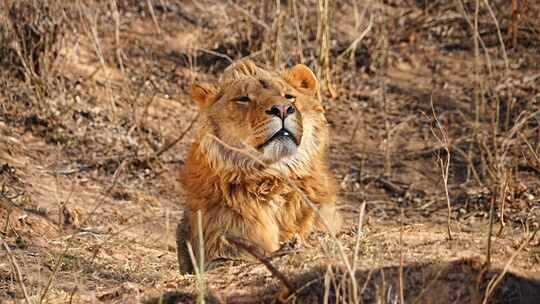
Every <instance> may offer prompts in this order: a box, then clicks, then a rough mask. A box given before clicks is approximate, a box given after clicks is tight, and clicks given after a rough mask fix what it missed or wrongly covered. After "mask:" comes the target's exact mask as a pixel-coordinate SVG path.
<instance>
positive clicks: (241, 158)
mask: <svg viewBox="0 0 540 304" xmlns="http://www.w3.org/2000/svg"><path fill="white" fill-rule="evenodd" d="M317 86H318V82H317V78H316V77H315V75H314V74H313V72H312V71H311V70H310V69H309V68H308V67H307V66H305V65H303V64H298V65H295V66H294V67H292V68H290V69H288V70H286V71H284V72H283V73H281V74H280V73H278V72H273V71H267V70H265V69H263V68H261V67H258V66H256V65H255V64H254V63H253V62H252V61H249V60H246V61H240V62H237V63H234V64H232V65H231V66H229V67H228V68H227V69H226V70H225V71H224V73H223V75H222V76H221V78H220V79H219V81H218V83H217V84H215V85H207V84H206V85H205V84H195V85H193V86H192V87H191V98H192V99H193V100H194V101H195V102H196V103H197V105H198V108H199V113H200V116H199V128H198V132H197V134H196V138H195V141H194V143H193V144H192V146H191V148H190V150H189V152H188V155H187V157H186V161H185V165H184V167H183V169H182V171H181V174H180V183H181V184H182V186H183V189H184V192H185V196H186V197H185V199H186V200H185V206H184V207H185V211H184V217H183V219H182V220H181V222H180V224H179V225H178V228H177V236H176V239H177V252H178V260H179V265H180V271H181V273H191V272H192V271H193V265H192V260H191V258H190V255H189V252H188V247H187V243H188V242H189V243H190V244H191V245H192V246H193V253H194V254H195V257H196V258H197V259H198V258H199V257H198V253H199V250H200V248H199V247H198V244H199V239H198V230H199V229H197V227H198V222H197V212H198V211H200V212H201V215H202V233H203V240H204V246H203V247H204V261H205V262H210V264H211V263H212V261H219V260H224V259H226V260H229V259H232V260H251V259H252V257H251V256H250V254H249V253H248V252H244V251H243V250H242V249H241V248H236V247H235V246H234V245H233V244H231V243H229V242H228V241H227V238H226V235H233V236H236V237H240V238H243V239H245V240H248V241H250V242H252V243H253V244H255V245H256V246H257V247H258V248H259V249H260V250H261V251H262V252H264V253H265V254H270V253H272V252H275V251H277V250H279V249H280V245H281V244H283V243H286V242H287V241H289V240H291V239H292V238H299V240H303V239H304V238H305V237H306V236H307V235H308V234H309V233H310V232H311V231H313V229H314V228H322V227H323V226H322V224H323V222H324V224H325V225H326V226H325V227H326V228H328V229H330V230H331V232H332V233H336V232H337V231H338V229H339V227H340V225H341V217H340V214H339V212H338V209H337V207H336V192H337V191H336V189H337V186H336V181H335V177H334V176H333V174H332V173H331V172H330V169H329V167H328V163H327V160H326V148H327V145H328V136H329V131H328V126H327V121H326V118H325V115H324V108H323V106H322V104H321V102H320V101H319V100H318V98H317V97H316V92H317ZM313 206H315V208H318V211H319V212H318V214H319V215H320V217H318V216H317V214H316V211H315V210H314V208H313Z"/></svg>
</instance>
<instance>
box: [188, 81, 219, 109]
mask: <svg viewBox="0 0 540 304" xmlns="http://www.w3.org/2000/svg"><path fill="white" fill-rule="evenodd" d="M215 91H216V89H215V88H214V87H213V86H211V85H207V84H194V85H192V86H191V89H190V95H191V98H193V100H194V101H195V102H196V103H197V105H198V106H199V108H201V109H202V108H205V107H208V106H210V105H212V103H213V102H214V99H215V97H216V93H215Z"/></svg>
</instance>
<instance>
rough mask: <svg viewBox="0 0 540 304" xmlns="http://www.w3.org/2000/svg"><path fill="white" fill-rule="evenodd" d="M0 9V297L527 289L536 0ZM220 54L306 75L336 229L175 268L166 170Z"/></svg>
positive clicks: (539, 168)
mask: <svg viewBox="0 0 540 304" xmlns="http://www.w3.org/2000/svg"><path fill="white" fill-rule="evenodd" d="M0 8H1V13H0V66H1V69H2V73H1V74H0V92H2V93H1V94H0V243H2V244H1V245H0V301H1V302H7V303H10V302H13V303H15V302H24V301H27V302H28V303H30V302H42V303H45V302H47V303H60V302H62V303H65V302H69V303H93V302H97V301H102V302H114V303H126V302H128V303H129V302H140V301H146V302H148V303H184V302H193V301H203V300H206V302H208V303H212V302H218V303H219V302H227V303H259V302H272V301H275V300H277V301H282V302H288V303H295V302H296V303H306V302H307V303H318V302H324V301H325V299H327V300H328V302H329V303H351V302H364V303H372V302H377V301H379V302H407V303H409V302H417V303H424V302H427V303H429V302H437V303H453V302H460V303H461V302H464V303H470V302H472V303H480V302H484V303H534V301H535V299H537V298H538V290H539V289H540V272H539V270H538V269H539V261H540V251H539V246H540V233H537V231H538V227H539V226H540V223H539V216H540V208H539V205H540V190H539V189H540V178H539V176H540V156H539V155H540V127H539V125H540V115H539V109H540V106H539V105H540V92H539V90H538V88H540V76H539V75H540V68H539V67H538V62H539V61H540V56H539V54H538V51H537V50H538V48H539V47H540V34H539V30H538V29H539V28H540V24H539V21H538V18H537V17H538V14H539V12H540V6H539V5H538V4H537V3H536V2H535V1H530V0H513V1H503V0H494V1H482V0H457V1H413V0H406V1H393V0H389V1H354V0H353V1H326V0H310V1H300V0H291V1H259V2H257V1H239V0H235V1H210V0H208V1H173V0H146V1H132V0H125V1H119V0H107V1H105V0H103V1H98V0H90V1H60V0H42V1H37V0H21V1H10V0H7V1H3V2H2V4H0ZM239 59H251V60H253V61H254V62H257V64H258V65H260V66H263V67H265V68H266V69H267V70H285V69H287V68H290V67H291V66H292V65H294V64H296V63H303V64H305V65H307V66H309V67H310V68H311V69H313V70H314V72H315V74H316V75H317V76H318V78H319V79H320V80H321V81H322V85H321V90H320V92H318V94H317V95H316V96H317V98H320V100H321V101H322V104H323V106H324V108H325V111H326V118H327V120H328V124H329V129H330V137H329V138H330V140H329V153H328V158H329V160H328V163H329V164H330V170H331V171H332V172H333V173H335V175H336V176H337V180H338V187H339V191H338V192H339V197H338V202H339V204H340V205H341V209H342V211H343V212H342V213H343V216H344V226H343V228H342V229H341V231H340V232H339V233H337V234H336V235H333V234H326V233H319V232H314V233H311V234H309V236H308V237H307V239H306V240H305V242H303V243H302V244H289V247H290V248H283V250H281V251H279V252H278V253H277V254H274V255H271V256H269V257H265V256H258V255H257V254H254V255H255V256H257V258H256V259H257V261H254V262H253V261H252V262H226V263H224V264H222V265H218V267H215V268H213V269H212V270H209V271H200V272H198V273H197V274H196V275H181V274H180V273H179V272H178V269H177V258H176V244H175V232H174V230H175V229H174V227H175V226H176V224H177V223H178V221H179V219H180V218H182V215H183V211H184V210H183V204H182V202H183V195H184V194H183V193H182V191H181V187H180V185H179V183H178V175H179V172H180V171H181V169H182V168H183V167H184V162H185V160H186V154H187V153H188V149H189V146H190V142H191V139H192V138H194V137H195V134H194V130H195V128H193V125H194V124H197V123H198V122H194V121H195V120H196V119H197V117H198V116H197V113H198V111H197V108H196V105H194V104H193V103H192V101H191V100H190V97H189V96H188V94H186V92H187V91H189V87H190V86H191V84H193V83H195V82H197V83H201V82H209V83H216V82H217V81H218V77H219V76H220V75H221V74H222V73H223V71H224V69H225V68H226V67H227V66H229V65H230V64H231V62H233V61H236V60H239ZM299 190H300V189H299ZM320 190H321V191H324V190H325V189H320ZM301 192H302V190H300V191H299V192H298V193H299V194H301ZM363 206H365V209H364V208H363ZM233 243H234V244H236V245H235V246H239V247H241V248H244V250H247V251H250V250H252V249H253V248H252V247H249V246H248V245H246V244H243V243H242V242H240V241H239V242H237V243H235V242H234V241H233ZM242 246H244V247H242ZM8 249H9V250H8ZM253 250H256V248H255V249H253ZM259 260H262V262H263V263H261V261H259Z"/></svg>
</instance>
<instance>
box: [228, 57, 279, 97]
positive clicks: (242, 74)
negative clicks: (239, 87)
mask: <svg viewBox="0 0 540 304" xmlns="http://www.w3.org/2000/svg"><path fill="white" fill-rule="evenodd" d="M272 76H277V75H274V73H271V72H269V71H266V70H264V69H262V68H260V67H258V66H257V65H256V64H255V63H254V62H253V61H251V60H241V61H238V62H235V63H233V64H232V65H230V66H229V67H227V68H226V69H225V71H224V72H223V75H221V77H220V78H219V87H220V88H221V89H222V90H223V89H225V88H227V87H228V86H230V85H232V84H234V83H235V82H238V81H242V80H248V79H251V80H255V79H260V78H270V77H272Z"/></svg>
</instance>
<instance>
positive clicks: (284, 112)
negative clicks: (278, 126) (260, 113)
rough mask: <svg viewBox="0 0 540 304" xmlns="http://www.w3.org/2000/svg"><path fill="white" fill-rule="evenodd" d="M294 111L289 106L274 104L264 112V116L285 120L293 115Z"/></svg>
mask: <svg viewBox="0 0 540 304" xmlns="http://www.w3.org/2000/svg"><path fill="white" fill-rule="evenodd" d="M295 111H296V110H295V109H294V107H293V106H291V105H290V104H276V105H273V106H272V107H271V108H270V110H266V114H268V115H270V116H277V117H279V118H281V119H283V120H284V119H285V118H286V117H287V116H289V115H291V114H293V113H294V112H295Z"/></svg>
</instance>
